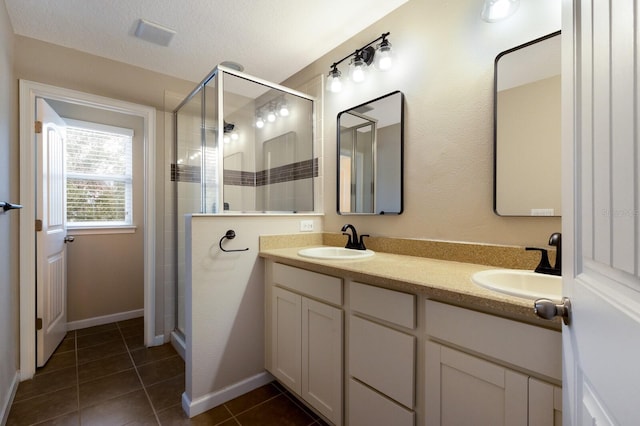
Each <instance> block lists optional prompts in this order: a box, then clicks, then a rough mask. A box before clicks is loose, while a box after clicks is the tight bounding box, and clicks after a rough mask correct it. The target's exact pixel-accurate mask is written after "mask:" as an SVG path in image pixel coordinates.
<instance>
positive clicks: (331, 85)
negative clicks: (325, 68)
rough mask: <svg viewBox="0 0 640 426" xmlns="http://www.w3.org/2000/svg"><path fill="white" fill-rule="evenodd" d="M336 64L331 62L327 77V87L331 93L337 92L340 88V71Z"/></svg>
mask: <svg viewBox="0 0 640 426" xmlns="http://www.w3.org/2000/svg"><path fill="white" fill-rule="evenodd" d="M337 67H338V64H333V65H332V68H331V71H329V76H328V77H327V89H328V90H329V91H330V92H332V93H338V92H340V91H341V90H342V79H341V78H340V76H341V75H342V73H341V72H340V70H339V69H338V68H337Z"/></svg>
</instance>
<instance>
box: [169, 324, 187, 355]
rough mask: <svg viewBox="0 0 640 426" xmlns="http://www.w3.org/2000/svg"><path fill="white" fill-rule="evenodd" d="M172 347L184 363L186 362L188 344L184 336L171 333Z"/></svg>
mask: <svg viewBox="0 0 640 426" xmlns="http://www.w3.org/2000/svg"><path fill="white" fill-rule="evenodd" d="M171 346H173V348H174V349H175V350H176V352H178V354H179V355H180V356H181V357H182V359H183V360H184V361H186V359H187V358H186V356H187V355H186V351H187V344H186V342H185V341H184V339H183V338H182V336H181V335H180V334H178V333H176V332H175V331H172V332H171Z"/></svg>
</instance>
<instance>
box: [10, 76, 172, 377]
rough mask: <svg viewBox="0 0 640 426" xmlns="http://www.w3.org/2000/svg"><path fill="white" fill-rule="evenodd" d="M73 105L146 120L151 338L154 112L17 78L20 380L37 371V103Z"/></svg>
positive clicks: (149, 339)
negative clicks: (58, 102) (69, 103)
mask: <svg viewBox="0 0 640 426" xmlns="http://www.w3.org/2000/svg"><path fill="white" fill-rule="evenodd" d="M36 97H43V98H47V99H53V100H59V101H64V102H72V103H75V104H78V105H83V106H87V107H94V108H101V109H106V110H109V111H114V112H119V113H123V114H129V115H135V116H138V117H141V118H142V119H143V121H144V132H145V136H144V318H145V321H144V342H145V345H146V346H152V345H155V344H160V343H162V342H157V340H158V339H155V330H154V325H155V293H156V292H155V208H154V204H153V200H154V194H155V178H156V171H155V161H156V148H155V129H156V110H155V109H154V108H152V107H148V106H144V105H138V104H133V103H130V102H124V101H119V100H115V99H110V98H106V97H102V96H97V95H92V94H88V93H82V92H78V91H75V90H70V89H64V88H60V87H55V86H49V85H46V84H41V83H36V82H32V81H27V80H20V203H21V204H22V205H23V206H24V207H23V208H22V210H21V212H20V380H27V379H30V378H31V377H33V375H34V373H35V369H36V367H35V365H36V362H35V356H36V346H35V329H36V319H35V316H36V310H35V300H36V269H35V259H36V246H35V237H34V232H35V231H34V226H35V223H34V221H35V218H36V217H35V216H36V213H35V212H36V209H35V198H36V193H35V188H36V186H35V185H36V182H35V176H36V173H35V158H36V157H35V149H34V142H33V141H34V140H35V129H34V122H35V117H36V115H35V99H36Z"/></svg>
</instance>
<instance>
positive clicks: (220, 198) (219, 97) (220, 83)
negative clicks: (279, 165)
mask: <svg viewBox="0 0 640 426" xmlns="http://www.w3.org/2000/svg"><path fill="white" fill-rule="evenodd" d="M220 73H222V74H220ZM219 74H220V76H222V75H224V74H229V75H233V76H235V77H238V78H241V79H244V80H247V81H249V82H253V83H256V84H260V85H263V86H266V87H268V88H269V89H275V90H279V91H282V92H285V93H288V94H291V95H294V96H297V97H300V98H303V99H307V100H309V101H311V126H312V145H311V159H313V158H315V151H316V150H315V148H316V146H315V143H316V141H315V138H316V137H315V135H316V102H315V101H316V98H315V97H313V96H309V95H307V94H305V93H302V92H299V91H297V90H293V89H291V88H288V87H285V86H282V85H280V84H276V83H272V82H270V81H267V80H264V79H261V78H259V77H255V76H252V75H250V74H246V73H244V72H241V71H238V70H235V69H232V68H229V67H226V66H224V65H217V66H216V67H215V68H214V69H213V70H212V71H211V72H210V73H209V74H208V75H207V76H206V77H205V78H203V79H202V81H201V82H200V83H198V85H197V86H196V87H195V88H194V89H193V90H192V91H191V92H190V93H189V94H188V95H187V96H186V97H185V98H184V99H183V100H182V101H181V102H180V104H178V106H177V107H176V108H175V109H174V110H173V112H172V115H173V148H174V149H173V158H172V161H173V164H177V161H178V112H179V111H180V109H181V108H182V107H184V106H185V105H187V104H188V103H189V101H191V100H192V99H193V98H194V97H195V96H196V95H198V94H199V93H201V92H202V93H204V90H205V88H206V86H207V84H208V83H209V82H210V81H211V80H212V79H214V78H216V76H219ZM215 89H216V101H217V117H216V119H217V122H218V123H224V79H223V78H218V80H217V81H216V88H215ZM206 106H207V102H206V96H202V104H201V106H200V113H201V114H200V122H201V132H200V147H201V149H202V151H203V152H204V149H205V148H206V138H205V132H204V123H205V121H206V111H207V109H206ZM223 137H224V126H223V125H219V124H218V126H217V129H216V140H217V141H218V142H217V144H218V149H217V164H218V170H217V179H218V191H217V199H216V206H217V211H216V212H215V213H212V214H213V215H224V214H225V213H224V210H223V206H224V184H223V182H224V166H223V165H224V143H220V142H221V141H222V140H223ZM200 162H201V164H200V166H201V169H200V170H201V172H200V173H201V175H200V178H201V182H200V183H201V185H200V213H202V212H206V203H207V197H206V186H205V181H204V173H205V155H201V156H200ZM314 187H315V178H313V179H312V180H311V192H312V194H315V189H314ZM173 199H174V200H175V202H174V213H175V214H174V215H173V216H174V223H173V232H174V238H175V240H174V241H175V243H176V244H175V245H174V247H176V249H175V253H174V264H175V268H174V269H175V272H174V273H175V277H174V282H175V324H174V327H173V329H174V333H175V332H177V333H178V336H177V337H179V338H180V339H182V340H184V333H183V331H182V330H180V328H179V326H178V325H179V324H178V323H179V321H178V315H179V312H180V310H179V303H180V301H179V298H178V283H179V268H178V260H179V259H178V256H179V253H178V250H177V243H178V238H179V235H178V220H179V219H180V218H179V217H178V214H177V212H178V185H177V182H176V184H175V185H174V186H173ZM312 206H313V210H312V211H315V209H316V200H315V197H313V199H312ZM194 213H195V212H194ZM259 213H260V212H251V213H250V214H259ZM262 213H263V214H269V212H268V211H267V212H262ZM278 213H282V212H278ZM292 213H294V212H292ZM237 214H242V213H237Z"/></svg>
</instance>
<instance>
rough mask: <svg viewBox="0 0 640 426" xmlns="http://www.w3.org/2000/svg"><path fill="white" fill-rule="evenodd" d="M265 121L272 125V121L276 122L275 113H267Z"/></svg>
mask: <svg viewBox="0 0 640 426" xmlns="http://www.w3.org/2000/svg"><path fill="white" fill-rule="evenodd" d="M267 121H268V122H269V123H273V122H274V121H276V113H275V112H273V110H271V111H269V114H267Z"/></svg>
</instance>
